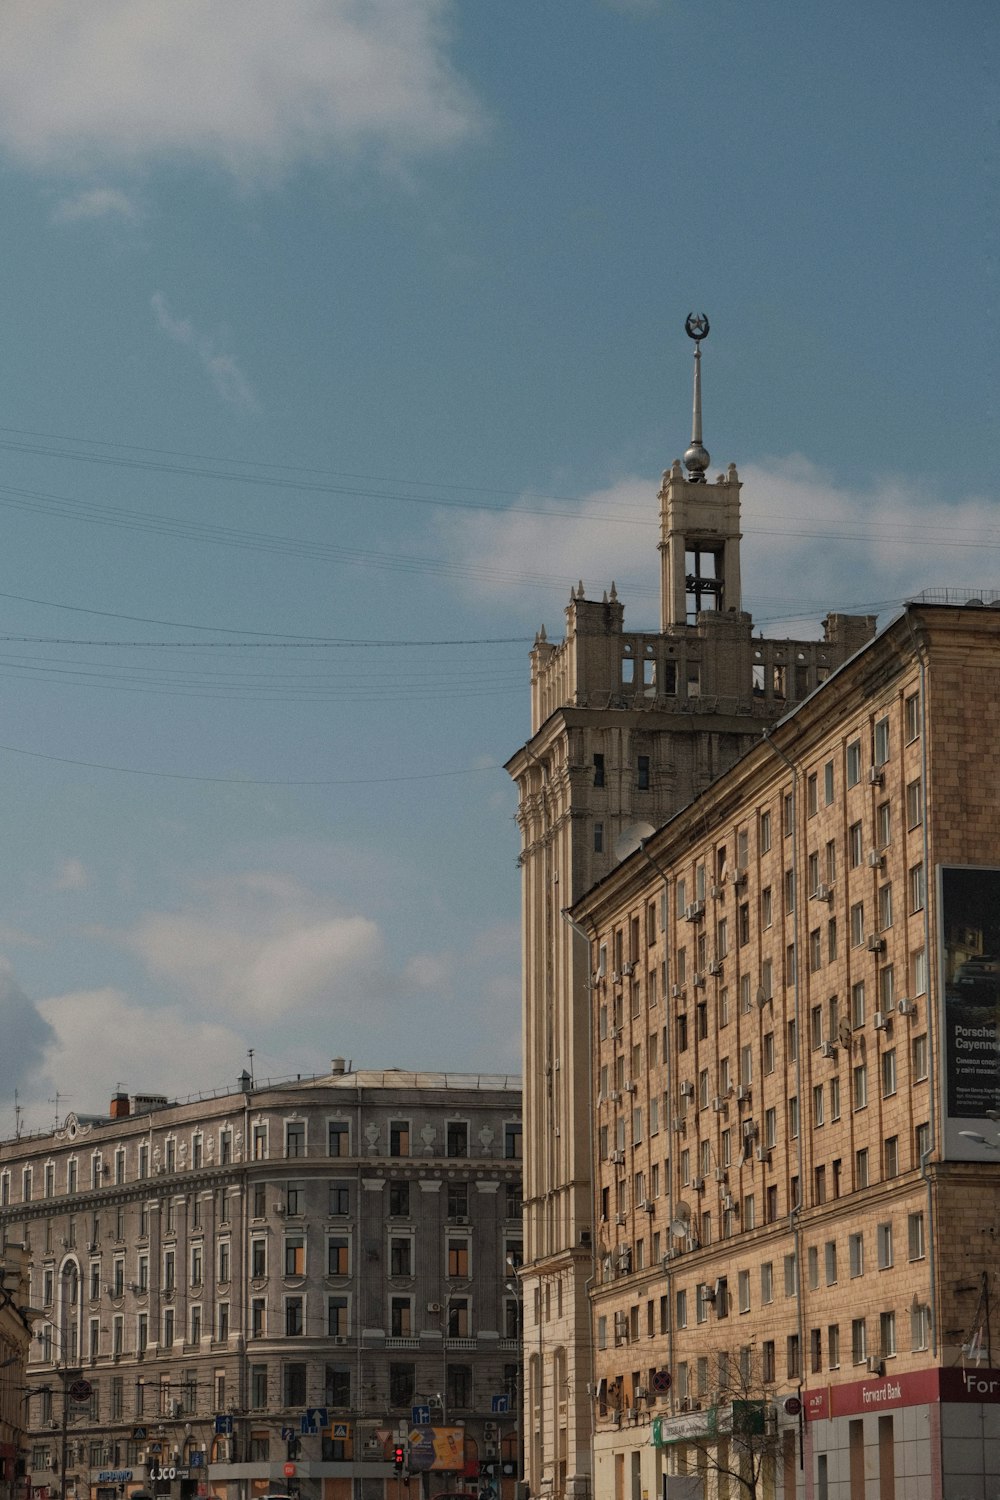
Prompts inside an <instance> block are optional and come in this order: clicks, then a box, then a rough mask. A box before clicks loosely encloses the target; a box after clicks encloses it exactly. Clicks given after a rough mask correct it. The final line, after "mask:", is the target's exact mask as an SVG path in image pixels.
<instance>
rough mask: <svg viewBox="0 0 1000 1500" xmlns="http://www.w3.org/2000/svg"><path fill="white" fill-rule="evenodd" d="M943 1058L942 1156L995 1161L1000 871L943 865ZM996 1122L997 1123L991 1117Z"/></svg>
mask: <svg viewBox="0 0 1000 1500" xmlns="http://www.w3.org/2000/svg"><path fill="white" fill-rule="evenodd" d="M939 911H940V913H941V980H942V986H941V993H942V996H943V1002H942V1007H941V1016H942V1020H941V1043H942V1046H941V1051H942V1062H943V1069H942V1080H941V1082H942V1088H941V1093H942V1103H943V1105H944V1113H945V1155H946V1156H948V1157H950V1158H951V1159H952V1160H956V1159H958V1160H964V1161H984V1160H987V1159H992V1160H996V1159H998V1158H1000V1121H998V1120H997V1119H996V1118H995V1116H996V1115H997V1114H998V1113H1000V1052H998V1046H1000V869H995V868H990V869H981V868H969V867H966V866H957V865H943V866H941V869H940V906H939ZM991 1116H992V1117H994V1118H991Z"/></svg>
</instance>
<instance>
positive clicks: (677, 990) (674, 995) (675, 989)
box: [670, 984, 684, 1000]
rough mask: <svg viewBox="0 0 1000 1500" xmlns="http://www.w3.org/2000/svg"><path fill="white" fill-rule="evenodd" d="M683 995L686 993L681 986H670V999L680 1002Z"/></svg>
mask: <svg viewBox="0 0 1000 1500" xmlns="http://www.w3.org/2000/svg"><path fill="white" fill-rule="evenodd" d="M683 993H684V991H683V990H682V988H681V986H680V985H679V984H672V985H671V986H670V998H671V1000H679V999H680V998H681V996H682V995H683Z"/></svg>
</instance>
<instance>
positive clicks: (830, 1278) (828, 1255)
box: [823, 1240, 837, 1286]
mask: <svg viewBox="0 0 1000 1500" xmlns="http://www.w3.org/2000/svg"><path fill="white" fill-rule="evenodd" d="M823 1264H824V1268H825V1270H826V1284H827V1286H834V1285H835V1284H836V1281H837V1242H836V1240H827V1242H826V1244H825V1245H824V1247H823Z"/></svg>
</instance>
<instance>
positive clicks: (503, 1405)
mask: <svg viewBox="0 0 1000 1500" xmlns="http://www.w3.org/2000/svg"><path fill="white" fill-rule="evenodd" d="M490 1411H491V1412H494V1413H500V1414H502V1413H503V1412H506V1411H510V1397H509V1396H494V1397H493V1399H492V1401H491V1402H490Z"/></svg>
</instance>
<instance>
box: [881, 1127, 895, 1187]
mask: <svg viewBox="0 0 1000 1500" xmlns="http://www.w3.org/2000/svg"><path fill="white" fill-rule="evenodd" d="M882 1165H883V1171H882V1176H883V1177H885V1178H889V1177H898V1176H899V1136H898V1135H890V1136H887V1137H886V1140H885V1145H884V1146H883V1148H882Z"/></svg>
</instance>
